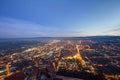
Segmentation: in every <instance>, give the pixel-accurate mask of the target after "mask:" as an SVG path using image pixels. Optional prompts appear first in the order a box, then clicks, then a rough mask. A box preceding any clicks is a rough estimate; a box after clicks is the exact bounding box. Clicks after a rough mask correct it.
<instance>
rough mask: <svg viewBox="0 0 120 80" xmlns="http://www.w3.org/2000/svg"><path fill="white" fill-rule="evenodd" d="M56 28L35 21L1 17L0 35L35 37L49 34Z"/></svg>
mask: <svg viewBox="0 0 120 80" xmlns="http://www.w3.org/2000/svg"><path fill="white" fill-rule="evenodd" d="M55 30H56V29H55V28H51V27H46V26H42V25H40V24H37V23H34V22H28V21H24V20H17V19H12V18H6V17H0V36H1V37H3V36H6V37H35V36H47V35H48V34H49V32H52V31H55Z"/></svg>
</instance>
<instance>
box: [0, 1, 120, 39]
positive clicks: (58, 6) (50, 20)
mask: <svg viewBox="0 0 120 80" xmlns="http://www.w3.org/2000/svg"><path fill="white" fill-rule="evenodd" d="M119 32H120V0H99V1H98V0H34V1H33V0H0V38H16V37H20V38H21V37H80V36H100V35H115V36H120V33H119Z"/></svg>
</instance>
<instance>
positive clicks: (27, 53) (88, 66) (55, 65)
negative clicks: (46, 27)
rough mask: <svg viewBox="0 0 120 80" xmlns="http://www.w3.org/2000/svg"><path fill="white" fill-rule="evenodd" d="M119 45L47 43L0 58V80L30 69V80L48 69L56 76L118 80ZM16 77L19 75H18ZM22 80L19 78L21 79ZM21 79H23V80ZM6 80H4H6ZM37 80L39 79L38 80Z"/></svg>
mask: <svg viewBox="0 0 120 80" xmlns="http://www.w3.org/2000/svg"><path fill="white" fill-rule="evenodd" d="M119 45H120V41H118V40H117V41H115V40H114V41H112V40H110V41H97V40H50V41H47V42H46V43H45V45H42V46H40V45H38V46H32V47H31V48H27V49H25V50H23V51H22V52H16V53H13V54H9V55H6V56H4V57H1V58H0V78H1V79H3V78H6V77H9V76H11V75H15V74H17V73H20V72H23V73H21V74H24V71H25V70H27V69H32V72H31V74H32V75H34V76H32V77H35V78H36V77H37V76H39V75H38V74H35V72H34V69H35V71H37V73H39V70H40V68H44V67H46V66H52V68H51V69H54V70H53V71H55V72H56V73H57V72H59V71H60V70H65V71H67V72H87V73H91V74H93V75H103V76H104V77H105V79H118V78H120V77H119V76H120V61H119V60H120V51H119V50H120V47H119ZM19 75H20V74H19ZM21 76H22V75H21ZM23 78H26V76H24V77H23ZM6 80H8V79H6ZM31 80H32V79H31ZM38 80H39V79H38Z"/></svg>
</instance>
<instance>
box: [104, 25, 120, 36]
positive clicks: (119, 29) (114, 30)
mask: <svg viewBox="0 0 120 80" xmlns="http://www.w3.org/2000/svg"><path fill="white" fill-rule="evenodd" d="M103 33H104V34H109V35H117V36H120V25H116V26H111V27H110V28H109V29H107V30H105V31H104V32H103Z"/></svg>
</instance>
